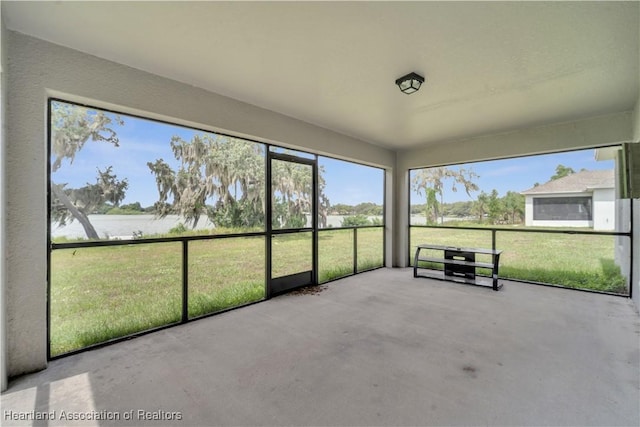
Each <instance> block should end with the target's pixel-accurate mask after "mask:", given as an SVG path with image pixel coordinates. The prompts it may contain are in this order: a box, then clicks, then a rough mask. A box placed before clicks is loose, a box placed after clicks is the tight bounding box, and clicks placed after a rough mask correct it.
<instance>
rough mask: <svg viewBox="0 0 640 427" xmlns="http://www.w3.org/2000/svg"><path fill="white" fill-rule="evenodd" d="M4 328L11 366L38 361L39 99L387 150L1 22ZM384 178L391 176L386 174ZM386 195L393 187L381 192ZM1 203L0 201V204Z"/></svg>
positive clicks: (42, 301)
mask: <svg viewBox="0 0 640 427" xmlns="http://www.w3.org/2000/svg"><path fill="white" fill-rule="evenodd" d="M8 58H9V59H10V60H9V63H8V67H9V68H8V71H9V79H8V93H7V95H8V109H7V123H8V129H7V137H8V142H7V146H6V158H7V161H8V167H7V168H6V171H7V182H6V186H7V188H9V189H10V191H9V192H8V194H7V204H6V206H8V209H7V224H8V229H7V235H6V239H7V240H6V243H7V246H8V247H10V248H11V251H10V252H9V254H8V262H7V264H6V265H7V266H8V268H7V338H8V358H7V361H8V373H9V375H10V376H12V375H18V374H21V373H24V372H28V371H33V370H37V369H41V368H44V367H45V366H46V362H47V361H46V269H47V234H46V233H47V224H46V218H47V206H46V194H47V193H46V188H47V187H46V185H47V176H46V163H47V156H46V153H47V150H46V127H45V124H46V100H47V97H48V96H49V95H53V96H58V97H62V98H66V99H68V100H72V101H79V102H86V103H90V104H93V105H96V106H98V107H104V108H111V109H115V110H119V111H122V112H124V113H134V114H142V115H145V116H147V117H150V118H158V119H165V120H170V121H172V122H174V123H178V124H183V125H195V126H198V127H200V128H205V129H210V130H221V131H225V132H228V133H233V134H235V135H238V136H247V137H251V138H254V139H257V140H261V141H265V142H276V143H279V144H281V145H286V146H291V147H299V148H304V149H307V150H309V151H313V152H316V153H319V154H327V155H332V156H334V157H339V158H343V159H347V160H357V161H359V162H362V163H366V164H370V165H373V166H379V167H384V168H387V169H388V170H392V168H393V167H394V162H395V153H393V152H391V151H389V150H385V149H383V148H380V147H376V146H373V145H370V144H367V143H366V142H363V141H360V140H357V139H354V138H350V137H347V136H344V135H340V134H338V133H335V132H332V131H329V130H326V129H323V128H320V127H317V126H313V125H310V124H308V123H305V122H302V121H299V120H295V119H292V118H290V117H286V116H283V115H281V114H277V113H274V112H272V111H268V110H264V109H261V108H258V107H255V106H251V105H248V104H245V103H242V102H239V101H236V100H233V99H230V98H226V97H223V96H220V95H216V94H213V93H210V92H206V91H204V90H201V89H198V88H195V87H193V86H189V85H185V84H182V83H179V82H175V81H172V80H168V79H165V78H162V77H159V76H155V75H152V74H149V73H145V72H142V71H139V70H135V69H132V68H129V67H125V66H122V65H119V64H115V63H113V62H109V61H105V60H102V59H99V58H96V57H93V56H90V55H86V54H83V53H80V52H78V51H74V50H71V49H67V48H64V47H61V46H57V45H53V44H50V43H47V42H44V41H42V40H38V39H35V38H32V37H28V36H25V35H22V34H19V33H15V32H8ZM390 184H391V183H390ZM387 197H388V198H392V197H393V194H392V191H391V192H389V193H388V194H387ZM3 206H4V204H3Z"/></svg>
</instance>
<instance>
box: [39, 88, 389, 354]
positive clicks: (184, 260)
mask: <svg viewBox="0 0 640 427" xmlns="http://www.w3.org/2000/svg"><path fill="white" fill-rule="evenodd" d="M53 102H61V103H66V104H70V105H73V106H77V107H83V108H88V109H92V110H97V111H103V112H106V113H111V114H117V115H123V116H128V117H133V118H137V119H143V120H148V121H152V122H156V123H161V124H166V125H171V126H180V127H184V128H188V129H191V130H195V131H200V132H206V133H213V134H215V135H219V136H224V137H230V138H237V139H241V140H244V141H248V142H253V143H256V144H260V145H261V146H263V147H264V159H265V170H264V173H265V176H264V178H265V184H264V187H265V188H264V191H265V196H266V198H265V212H264V221H265V223H264V228H263V230H262V231H250V232H242V233H232V234H209V235H197V236H175V237H159V238H136V239H131V240H93V241H77V242H64V243H55V242H53V240H52V236H51V219H52V218H51V203H52V191H51V185H52V179H51V173H52V170H51V154H52V149H51V144H52V141H51V135H52V129H51V117H52V116H51V105H52V103H53ZM46 126H47V166H46V167H47V218H46V220H47V245H48V246H47V277H46V280H47V290H46V292H47V305H46V316H47V331H46V339H47V343H46V344H47V360H55V359H58V358H62V357H66V356H69V355H73V354H77V353H81V352H84V351H88V350H92V349H95V348H98V347H102V346H105V345H109V344H113V343H117V342H121V341H124V340H128V339H131V338H133V337H137V336H142V335H146V334H149V333H152V332H156V331H159V330H163V329H166V328H170V327H173V326H176V325H180V324H185V323H188V322H191V321H194V320H199V319H202V318H207V317H210V316H215V315H218V314H221V313H225V312H228V311H231V310H236V309H238V308H242V307H246V306H250V305H253V304H257V303H259V302H262V301H265V300H268V299H270V298H272V297H273V296H275V295H273V292H272V284H273V280H272V278H271V256H272V248H271V238H272V237H273V236H277V235H284V234H290V233H295V232H311V233H313V236H314V237H313V247H314V249H313V259H312V264H313V275H312V281H311V283H310V284H306V285H301V286H316V285H318V284H319V277H318V264H319V263H318V235H319V233H322V232H325V231H335V230H353V232H354V234H355V235H357V231H358V229H359V228H367V229H370V228H377V229H381V230H382V242H381V245H382V248H381V252H382V262H381V265H380V266H377V267H373V268H367V269H362V270H360V269H358V268H357V265H356V263H355V262H354V268H353V272H352V273H351V274H348V275H345V276H342V277H339V278H336V279H332V280H339V279H341V278H344V277H347V276H351V275H354V274H358V273H363V272H366V271H371V270H375V269H378V268H383V267H384V266H385V260H386V233H385V232H384V230H385V228H386V225H385V224H386V202H387V201H386V185H387V183H386V174H385V173H384V169H382V168H378V167H374V166H370V165H364V164H361V163H357V162H353V161H347V160H342V159H337V158H333V157H330V156H325V155H323V156H321V157H323V158H328V159H335V160H339V161H343V162H348V163H351V164H355V165H360V166H366V167H370V168H374V169H378V170H380V171H382V183H381V184H382V188H381V190H382V195H383V202H382V203H383V215H382V225H367V226H349V227H335V228H319V226H318V200H317V199H318V184H319V178H318V177H319V167H318V158H319V156H318V155H317V154H315V153H310V152H307V151H304V150H301V149H298V148H296V149H292V150H294V151H298V152H300V153H305V154H309V155H311V156H312V159H307V158H300V157H297V156H293V155H289V154H283V153H277V152H273V151H272V148H273V149H278V150H289V148H287V147H283V146H279V145H275V144H271V143H264V142H261V141H257V140H252V139H250V138H246V137H238V136H234V135H232V134H226V133H222V132H214V131H210V130H206V129H202V128H196V127H193V126H184V125H180V124H176V123H172V122H170V121H165V120H158V119H151V118H148V117H145V116H142V115H136V114H131V113H124V112H119V111H115V110H110V109H106V108H102V107H96V106H93V105H88V104H83V103H78V102H74V101H69V100H65V99H61V98H56V97H49V98H48V99H47V124H46ZM271 159H280V160H285V161H287V160H289V161H294V162H298V163H303V164H311V165H314V174H313V189H314V195H315V198H314V203H313V205H314V209H313V212H312V214H311V215H312V226H311V227H304V228H302V229H294V230H273V229H272V224H271V218H272V217H271V215H272V214H271V194H270V191H271V189H270V178H271ZM247 237H254V238H257V237H262V238H264V240H265V263H264V267H263V268H264V273H265V274H264V288H265V294H264V298H262V299H259V300H256V301H251V302H248V303H245V304H240V305H236V306H231V307H228V308H224V309H221V310H217V311H213V312H209V313H206V314H203V315H199V316H194V317H190V316H189V243H190V242H197V241H211V240H221V239H234V238H247ZM159 243H179V244H180V246H181V249H180V251H179V253H178V254H176V256H180V257H181V283H180V289H181V313H180V319H179V320H178V321H176V322H170V323H166V324H163V325H161V326H157V327H152V328H148V329H144V330H140V331H138V332H134V333H131V334H127V335H123V336H118V337H116V338H112V339H109V340H106V341H102V342H98V343H95V344H91V345H88V346H85V347H82V348H79V349H74V350H72V351H68V352H64V353H62V354H58V355H52V354H51V303H52V297H51V272H52V263H51V254H52V253H53V251H56V250H63V249H80V248H98V247H114V246H135V245H153V244H159ZM353 253H354V260H356V262H357V253H358V247H357V238H355V239H354V242H353ZM332 280H329V281H332ZM327 282H328V281H325V282H323V283H327ZM292 289H294V288H292ZM292 289H289V290H292ZM289 290H287V291H289Z"/></svg>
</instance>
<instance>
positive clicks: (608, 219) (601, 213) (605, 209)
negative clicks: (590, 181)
mask: <svg viewBox="0 0 640 427" xmlns="http://www.w3.org/2000/svg"><path fill="white" fill-rule="evenodd" d="M615 205H616V201H615V190H614V189H613V188H611V189H596V190H593V229H594V230H596V231H613V230H615V227H616V207H615Z"/></svg>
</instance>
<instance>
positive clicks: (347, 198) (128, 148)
mask: <svg viewBox="0 0 640 427" xmlns="http://www.w3.org/2000/svg"><path fill="white" fill-rule="evenodd" d="M120 118H121V119H122V120H123V121H124V125H123V126H119V125H116V124H114V125H113V129H114V130H115V131H116V133H117V135H118V138H119V139H120V146H119V147H117V148H116V147H114V146H113V145H110V144H106V143H97V142H93V141H88V142H87V143H86V144H85V146H84V147H83V148H82V150H80V151H79V152H78V153H77V154H76V157H75V159H74V161H73V164H70V163H69V160H65V161H64V163H63V165H62V167H61V168H60V169H59V170H58V171H56V172H55V173H53V174H52V180H53V182H55V183H67V184H68V185H67V186H68V187H69V188H78V187H82V186H84V185H86V184H87V183H92V184H93V183H95V181H96V176H97V168H100V169H101V170H104V169H106V168H107V167H108V166H112V167H113V173H115V174H116V175H117V177H118V178H119V179H122V178H127V179H128V182H129V188H128V190H127V192H126V197H125V199H124V201H123V202H122V204H127V203H133V202H140V204H141V205H142V206H143V207H146V206H150V205H153V203H154V202H155V201H157V199H158V193H157V189H156V183H155V178H154V176H153V175H152V174H151V172H150V170H149V168H148V167H147V162H149V161H151V162H153V161H155V160H156V159H164V160H165V161H166V162H167V163H169V164H170V165H171V166H172V167H173V168H174V170H175V169H176V167H177V166H178V165H177V162H176V160H175V158H174V156H173V153H172V152H171V147H170V145H169V142H170V141H171V137H172V136H174V135H177V136H180V137H181V138H183V139H184V140H187V141H188V140H191V139H192V137H193V136H194V135H196V134H200V133H202V131H197V130H193V129H188V128H184V127H181V126H175V125H169V124H166V123H160V122H156V121H152V120H145V119H140V118H135V117H130V116H125V115H120ZM318 163H319V165H320V166H322V167H324V170H325V174H324V177H325V181H326V189H325V192H326V194H327V196H328V197H329V200H330V202H331V203H332V204H337V203H346V204H352V205H355V204H358V203H363V202H374V203H377V204H382V200H383V176H384V174H383V171H382V170H381V169H377V168H372V167H367V166H362V165H356V164H353V163H349V162H344V161H339V160H335V159H329V158H326V157H320V158H319V161H318Z"/></svg>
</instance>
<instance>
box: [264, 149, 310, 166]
mask: <svg viewBox="0 0 640 427" xmlns="http://www.w3.org/2000/svg"><path fill="white" fill-rule="evenodd" d="M295 151H298V150H295ZM300 152H301V153H304V151H300ZM309 154H311V153H309ZM269 156H270V157H271V159H272V160H280V161H283V162H292V163H301V164H303V165H308V166H313V165H315V164H316V159H307V158H306V157H299V156H295V155H292V154H284V153H276V152H274V151H269Z"/></svg>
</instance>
